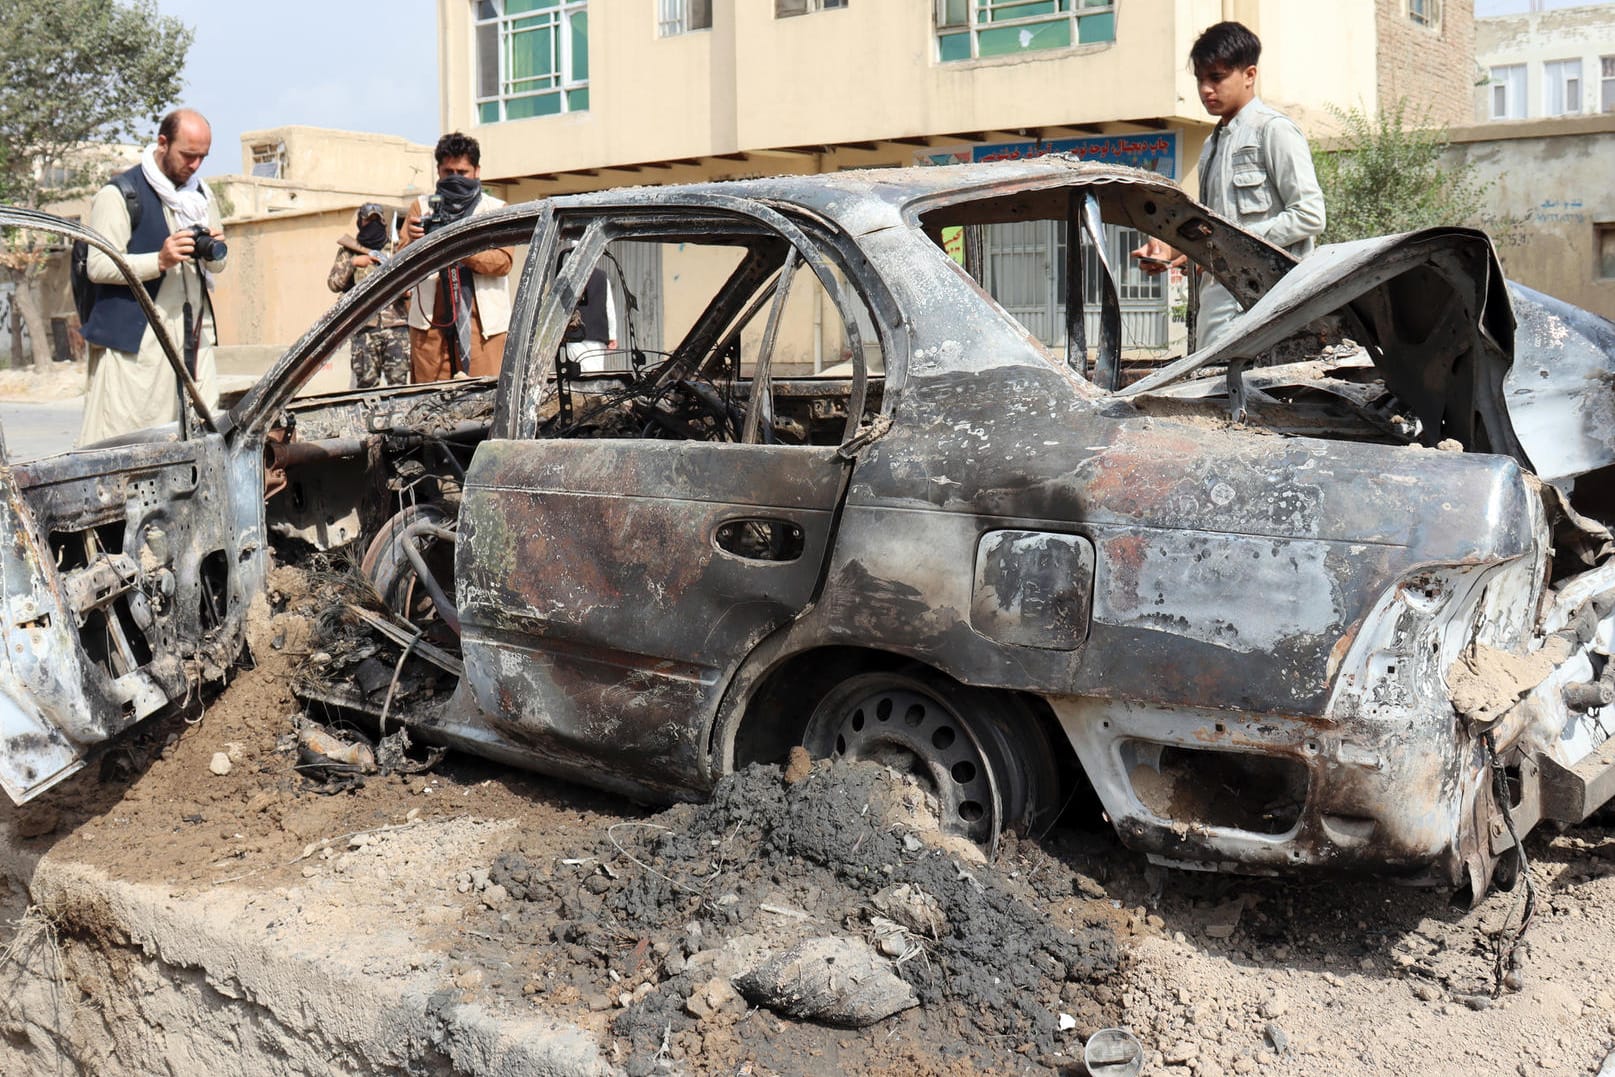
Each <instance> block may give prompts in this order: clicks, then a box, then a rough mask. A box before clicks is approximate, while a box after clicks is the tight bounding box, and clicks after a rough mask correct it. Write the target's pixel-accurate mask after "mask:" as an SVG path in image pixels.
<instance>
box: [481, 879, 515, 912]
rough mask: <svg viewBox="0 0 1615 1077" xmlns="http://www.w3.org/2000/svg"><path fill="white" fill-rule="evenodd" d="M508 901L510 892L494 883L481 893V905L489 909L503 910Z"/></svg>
mask: <svg viewBox="0 0 1615 1077" xmlns="http://www.w3.org/2000/svg"><path fill="white" fill-rule="evenodd" d="M509 901H510V891H508V890H506V889H505V888H504V887H503V886H500V885H499V884H498V883H494V884H493V885H492V886H490V887H488V889H486V890H484V891H483V892H482V903H483V904H484V905H486V906H488V908H490V909H499V908H503V907H504V906H505V905H506V904H507V903H508V902H509Z"/></svg>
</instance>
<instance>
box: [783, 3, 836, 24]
mask: <svg viewBox="0 0 1615 1077" xmlns="http://www.w3.org/2000/svg"><path fill="white" fill-rule="evenodd" d="M846 6H847V0H774V18H776V19H784V18H787V17H789V16H791V15H806V14H808V13H809V12H812V11H829V10H830V9H831V8H838V7H846Z"/></svg>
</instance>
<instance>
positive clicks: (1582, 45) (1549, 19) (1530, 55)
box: [1473, 3, 1615, 123]
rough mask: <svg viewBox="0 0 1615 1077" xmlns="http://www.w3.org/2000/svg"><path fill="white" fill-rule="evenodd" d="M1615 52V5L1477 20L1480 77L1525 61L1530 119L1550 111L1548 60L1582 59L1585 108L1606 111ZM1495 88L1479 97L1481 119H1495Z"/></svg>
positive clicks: (1478, 118) (1476, 103)
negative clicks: (1608, 70) (1604, 95)
mask: <svg viewBox="0 0 1615 1077" xmlns="http://www.w3.org/2000/svg"><path fill="white" fill-rule="evenodd" d="M1612 55H1615V5H1611V4H1608V3H1603V4H1587V5H1585V6H1582V7H1572V8H1560V9H1559V10H1557V11H1541V12H1535V13H1533V14H1529V15H1501V16H1497V17H1494V18H1487V19H1477V20H1476V21H1475V62H1476V64H1477V66H1478V68H1479V72H1478V74H1479V75H1483V76H1484V75H1487V74H1488V73H1489V72H1490V70H1491V68H1492V67H1494V66H1503V65H1508V64H1525V65H1526V71H1525V87H1526V117H1527V118H1531V119H1535V118H1541V117H1543V116H1544V115H1545V114H1546V110H1545V108H1544V100H1543V97H1544V95H1543V70H1542V65H1543V63H1545V62H1548V61H1553V60H1571V59H1576V58H1580V60H1581V78H1582V90H1581V95H1582V109H1581V110H1582V112H1583V113H1584V114H1586V113H1596V112H1599V111H1600V110H1601V107H1602V105H1601V101H1600V95H1599V80H1600V72H1601V65H1600V64H1599V60H1600V58H1601V57H1604V56H1612ZM1489 93H1490V88H1489V87H1487V86H1481V87H1480V88H1479V89H1478V90H1477V91H1476V93H1475V97H1474V113H1473V115H1474V118H1475V122H1477V123H1484V122H1487V121H1489V120H1490V118H1491V112H1490V98H1489Z"/></svg>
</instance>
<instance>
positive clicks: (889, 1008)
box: [733, 936, 920, 1028]
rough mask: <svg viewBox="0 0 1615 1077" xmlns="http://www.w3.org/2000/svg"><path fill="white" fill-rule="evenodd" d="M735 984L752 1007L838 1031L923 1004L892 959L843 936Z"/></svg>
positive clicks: (805, 946)
mask: <svg viewBox="0 0 1615 1077" xmlns="http://www.w3.org/2000/svg"><path fill="white" fill-rule="evenodd" d="M733 984H734V988H735V990H736V991H739V992H740V994H741V995H742V996H743V997H744V998H745V999H746V1001H747V1002H750V1003H752V1004H753V1005H756V1006H767V1007H768V1008H769V1009H771V1010H773V1011H774V1012H775V1013H780V1014H783V1015H785V1016H786V1017H792V1018H795V1019H796V1020H798V1021H817V1022H819V1023H820V1024H825V1025H831V1026H833V1027H835V1028H865V1027H867V1026H869V1025H872V1024H875V1023H876V1022H877V1021H884V1020H885V1019H886V1018H888V1017H890V1016H892V1015H893V1014H896V1013H902V1012H903V1011H904V1010H906V1009H909V1008H910V1007H913V1006H918V1005H919V1004H920V1000H919V997H918V996H917V995H915V994H914V989H913V988H912V987H910V986H909V985H908V984H907V983H905V982H904V981H903V979H902V978H901V977H899V976H898V975H897V973H896V972H894V971H893V968H892V963H891V962H890V961H889V960H887V959H886V958H884V957H882V956H880V955H879V954H877V953H875V951H874V950H871V949H870V948H869V944H868V943H866V942H864V941H863V940H862V939H855V938H847V937H845V936H835V937H828V938H815V939H806V940H804V941H802V942H799V943H797V944H796V945H795V946H793V947H791V948H790V949H789V950H786V951H785V952H784V953H782V954H779V955H777V956H775V957H771V958H769V959H768V960H766V961H764V962H763V963H762V964H761V965H758V966H757V967H756V968H754V969H751V970H749V971H747V972H743V973H741V974H740V975H739V976H737V977H735V979H734V981H733Z"/></svg>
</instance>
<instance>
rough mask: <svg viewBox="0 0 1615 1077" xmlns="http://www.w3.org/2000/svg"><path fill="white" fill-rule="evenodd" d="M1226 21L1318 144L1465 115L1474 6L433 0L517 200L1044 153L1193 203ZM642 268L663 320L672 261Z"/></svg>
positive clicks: (1245, 0) (1009, 262)
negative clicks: (1364, 124) (1174, 184)
mask: <svg viewBox="0 0 1615 1077" xmlns="http://www.w3.org/2000/svg"><path fill="white" fill-rule="evenodd" d="M1223 19H1237V20H1239V21H1241V22H1244V23H1245V24H1246V25H1248V26H1250V27H1251V28H1252V29H1253V30H1254V31H1255V32H1256V33H1257V34H1258V35H1259V36H1260V37H1261V38H1262V40H1263V44H1264V53H1263V57H1262V63H1261V77H1260V80H1259V83H1258V92H1259V93H1261V95H1262V96H1263V97H1264V99H1266V100H1267V101H1268V102H1269V103H1271V104H1273V105H1275V106H1276V107H1278V108H1280V109H1282V110H1284V111H1285V112H1287V113H1289V114H1290V115H1292V116H1293V117H1295V118H1296V119H1297V120H1298V121H1299V122H1300V123H1301V124H1302V126H1303V128H1305V129H1307V130H1308V131H1309V133H1322V132H1324V131H1326V130H1327V129H1328V125H1329V123H1330V115H1329V111H1328V110H1329V108H1330V107H1331V106H1342V107H1347V106H1352V105H1357V106H1361V107H1364V108H1366V109H1368V110H1370V111H1372V110H1374V109H1375V108H1377V107H1378V106H1379V104H1380V103H1381V101H1382V100H1386V99H1388V98H1391V97H1396V96H1401V95H1407V96H1409V97H1411V98H1413V99H1415V100H1416V101H1419V102H1421V103H1423V102H1429V103H1430V104H1432V106H1433V108H1434V110H1435V116H1436V118H1437V119H1438V120H1440V121H1441V122H1449V123H1450V122H1462V121H1463V120H1465V119H1467V117H1468V116H1469V115H1470V111H1471V108H1472V104H1471V96H1470V95H1471V92H1472V91H1471V88H1472V86H1473V83H1474V78H1473V55H1474V53H1473V33H1474V20H1473V3H1472V0H1446V2H1445V3H1442V2H1440V0H1346V2H1339V3H1327V4H1326V3H1312V2H1300V0H993V2H992V3H984V2H979V0H609V2H607V0H438V31H439V33H438V47H439V72H440V77H441V80H442V87H441V92H442V125H443V129H444V130H455V129H459V130H463V131H466V132H467V133H469V134H472V135H474V136H475V137H476V138H477V139H478V140H479V142H480V143H481V145H482V167H483V179H484V181H485V182H487V183H490V184H491V185H493V186H495V187H496V188H497V189H500V193H501V194H502V195H503V196H504V197H506V198H507V199H509V200H512V201H520V200H525V199H531V198H538V197H543V196H546V195H551V194H557V193H565V192H573V191H580V190H591V189H597V188H604V187H614V186H622V185H631V184H643V183H657V184H660V183H671V182H688V181H696V180H704V179H713V178H727V177H740V176H756V175H773V174H780V173H813V172H823V171H834V170H839V169H844V168H855V167H858V168H864V167H881V166H890V165H908V164H915V163H927V162H936V163H943V162H948V161H967V160H978V161H979V160H992V159H998V158H1003V157H1024V156H1027V155H1037V154H1040V153H1045V152H1049V151H1051V150H1064V151H1070V152H1075V153H1079V154H1082V155H1084V156H1087V157H1091V158H1095V159H1100V160H1108V161H1113V162H1124V163H1131V164H1136V165H1139V166H1141V167H1146V168H1150V169H1153V170H1155V171H1159V172H1162V173H1165V174H1167V175H1170V176H1173V177H1175V178H1177V179H1179V180H1182V181H1185V182H1186V184H1187V185H1188V186H1189V187H1190V188H1191V189H1192V188H1193V187H1194V181H1193V176H1192V172H1193V168H1194V163H1195V161H1196V160H1197V159H1198V156H1199V152H1200V147H1201V144H1202V143H1203V141H1204V140H1205V137H1206V135H1207V133H1208V132H1209V130H1210V127H1211V124H1210V121H1209V118H1208V117H1207V115H1206V114H1205V111H1204V110H1203V108H1202V107H1201V105H1200V103H1199V99H1198V95H1197V93H1196V89H1195V83H1194V78H1193V75H1192V73H1191V72H1190V70H1189V68H1188V64H1187V57H1188V52H1189V47H1190V45H1191V44H1192V42H1193V41H1194V39H1195V37H1196V36H1197V35H1198V34H1199V33H1200V31H1201V30H1203V29H1204V28H1205V27H1207V26H1209V25H1211V24H1212V23H1215V22H1218V21H1220V20H1223ZM1013 227H1018V226H995V228H998V229H1000V230H999V231H997V232H995V233H994V234H993V235H991V236H989V237H988V240H987V242H988V243H989V245H992V244H997V245H998V250H997V251H996V252H995V251H993V250H989V251H988V258H987V264H988V265H991V266H999V267H1006V266H1007V267H1009V268H1007V269H1005V270H1004V271H1003V273H1002V274H1001V279H998V280H994V281H989V285H990V286H991V287H993V289H994V293H995V294H996V295H998V297H999V298H1000V301H1001V302H1004V303H1005V305H1006V306H1007V307H1009V308H1010V309H1012V310H1014V311H1015V313H1016V314H1017V315H1018V316H1020V317H1022V319H1023V321H1025V322H1026V324H1027V325H1028V327H1029V328H1030V329H1032V331H1033V332H1034V333H1036V334H1037V335H1039V336H1040V337H1042V338H1043V339H1044V340H1045V341H1046V342H1048V343H1051V344H1054V343H1058V342H1059V341H1058V339H1057V338H1060V337H1063V333H1064V317H1063V298H1062V297H1061V296H1059V295H1056V294H1054V293H1055V288H1054V287H1053V285H1052V283H1051V282H1052V275H1051V274H1050V273H1049V272H1047V268H1048V265H1049V264H1050V259H1051V258H1053V257H1055V251H1056V248H1057V246H1058V244H1059V243H1061V242H1063V241H1062V240H1061V239H1060V237H1059V236H1058V235H1057V234H1056V233H1055V232H1054V231H1053V230H1052V229H1053V226H1052V225H1051V226H1050V229H1049V230H1047V234H1044V233H1042V232H1039V233H1037V234H1032V233H1031V232H1028V233H1027V234H1025V235H1021V234H1019V233H1014V234H1012V233H1011V232H1009V231H1005V230H1003V229H1005V228H1013ZM1120 232H1121V230H1117V233H1118V234H1116V235H1115V236H1113V237H1112V239H1111V243H1112V245H1113V247H1114V248H1115V251H1114V252H1113V253H1117V254H1118V255H1119V254H1120V252H1121V251H1122V250H1124V249H1125V248H1126V247H1127V246H1128V244H1129V243H1130V242H1132V241H1133V240H1134V239H1135V238H1136V237H1132V236H1127V235H1122V234H1120ZM653 253H654V252H653ZM995 253H996V254H999V255H1001V257H997V258H995V257H993V255H994V254H995ZM1114 260H1115V261H1116V262H1117V263H1118V264H1123V265H1126V263H1127V260H1126V259H1125V258H1124V257H1117V258H1116V259H1114ZM1039 267H1041V268H1039ZM640 271H641V272H642V274H643V278H642V279H643V280H646V281H649V282H651V283H652V285H653V287H651V288H650V289H648V290H649V291H651V292H653V293H655V294H653V295H652V296H650V297H649V304H648V305H650V306H653V307H655V308H657V309H660V304H661V301H662V296H663V295H670V294H671V286H672V280H671V273H670V271H665V272H664V271H662V270H660V269H658V268H657V265H656V264H655V259H654V258H651V259H647V262H646V264H644V265H642V266H641V267H640ZM1123 275H1124V276H1125V277H1126V278H1127V279H1125V280H1123V281H1122V282H1121V283H1122V286H1123V288H1122V290H1123V294H1124V295H1127V296H1130V297H1131V298H1129V299H1128V300H1127V301H1126V304H1125V306H1126V309H1125V310H1124V320H1125V321H1126V323H1127V335H1128V338H1129V340H1130V341H1132V342H1134V343H1135V344H1137V345H1138V346H1139V347H1143V348H1155V347H1164V346H1166V345H1167V343H1168V336H1169V334H1170V332H1171V330H1170V327H1169V324H1168V297H1167V295H1166V294H1165V289H1164V287H1163V285H1162V282H1161V281H1160V280H1159V278H1146V277H1144V276H1143V275H1142V274H1139V273H1138V272H1137V270H1136V269H1135V268H1132V267H1131V266H1130V265H1127V266H1126V268H1125V269H1124V270H1123ZM1134 278H1136V279H1134ZM638 298H639V301H640V304H641V306H642V307H643V306H646V305H647V296H646V295H645V294H643V293H641V294H640V295H639V296H638ZM1090 309H1091V308H1090ZM669 320H670V321H676V320H677V319H676V318H674V317H673V316H672V314H670V315H669ZM834 350H835V342H834V341H831V342H822V341H821V342H818V343H817V344H816V345H815V347H814V353H815V356H816V361H815V365H817V357H818V356H821V355H824V354H833V353H834Z"/></svg>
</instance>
